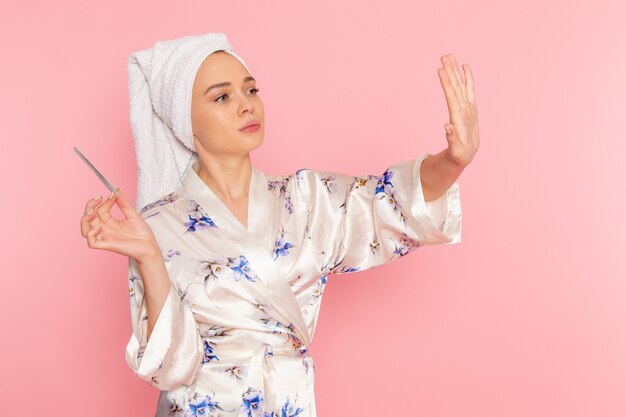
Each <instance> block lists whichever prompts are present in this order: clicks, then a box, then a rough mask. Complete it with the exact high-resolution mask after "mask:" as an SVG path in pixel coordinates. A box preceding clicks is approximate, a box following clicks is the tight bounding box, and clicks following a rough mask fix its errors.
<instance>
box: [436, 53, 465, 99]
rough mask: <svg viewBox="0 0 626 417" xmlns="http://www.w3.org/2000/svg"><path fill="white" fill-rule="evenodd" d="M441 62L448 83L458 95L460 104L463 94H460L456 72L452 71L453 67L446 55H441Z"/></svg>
mask: <svg viewBox="0 0 626 417" xmlns="http://www.w3.org/2000/svg"><path fill="white" fill-rule="evenodd" d="M441 62H442V63H443V69H444V71H445V72H446V75H447V76H448V79H449V80H450V84H451V85H452V88H454V91H455V92H456V96H457V97H458V101H459V105H460V106H462V100H463V95H462V94H461V88H460V86H459V82H458V80H457V79H456V74H455V73H454V68H453V67H452V62H451V61H450V58H448V56H447V55H444V56H442V57H441Z"/></svg>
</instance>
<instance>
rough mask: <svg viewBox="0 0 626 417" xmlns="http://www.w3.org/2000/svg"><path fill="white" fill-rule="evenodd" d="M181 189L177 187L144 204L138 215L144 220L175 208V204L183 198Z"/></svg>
mask: <svg viewBox="0 0 626 417" xmlns="http://www.w3.org/2000/svg"><path fill="white" fill-rule="evenodd" d="M182 191H183V190H182V189H181V188H179V189H177V190H175V191H172V192H171V193H168V194H166V195H164V196H161V197H159V198H158V199H156V200H155V201H153V202H151V203H149V204H147V205H145V206H144V207H143V208H142V209H141V210H139V212H138V214H139V216H140V217H141V218H142V219H144V220H148V219H150V218H152V217H154V216H156V215H158V214H161V213H167V212H171V211H172V210H173V209H175V206H176V205H177V204H179V203H180V201H182V200H183V194H184V193H183V192H182Z"/></svg>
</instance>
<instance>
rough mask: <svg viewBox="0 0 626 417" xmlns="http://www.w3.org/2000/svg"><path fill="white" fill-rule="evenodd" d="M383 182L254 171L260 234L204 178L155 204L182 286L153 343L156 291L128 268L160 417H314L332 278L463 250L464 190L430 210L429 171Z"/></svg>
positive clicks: (139, 355)
mask: <svg viewBox="0 0 626 417" xmlns="http://www.w3.org/2000/svg"><path fill="white" fill-rule="evenodd" d="M430 155H431V154H429V153H426V154H424V155H422V156H421V157H419V158H417V159H414V160H409V161H406V162H402V163H398V164H395V165H392V166H390V167H389V168H388V169H386V170H385V171H384V172H383V173H382V174H381V175H380V176H375V175H362V176H358V177H355V176H349V175H345V174H339V173H330V172H320V171H315V170H311V169H300V170H298V171H297V172H295V173H294V174H291V175H289V176H281V175H269V174H266V173H264V172H263V171H261V170H259V169H258V168H256V167H254V166H253V170H252V177H251V183H250V189H249V197H248V227H247V228H246V227H244V226H243V224H242V223H241V222H240V221H239V220H238V219H237V218H236V217H235V215H234V214H233V213H232V212H231V211H230V210H229V209H228V208H227V207H226V205H225V204H223V203H222V201H221V200H220V199H219V198H218V197H217V196H216V195H215V194H214V193H213V192H212V191H211V189H210V188H209V187H207V186H206V184H205V183H204V182H203V181H202V180H201V179H200V177H199V176H198V174H197V171H198V162H197V161H196V162H195V163H194V164H193V169H189V170H188V171H187V174H186V176H185V178H184V181H183V184H182V185H181V186H180V187H179V188H178V189H177V190H176V191H174V192H172V193H170V194H168V195H166V196H163V197H162V198H160V199H159V200H157V201H155V202H153V203H151V204H149V205H147V206H146V207H144V208H143V209H142V210H141V211H140V215H141V217H142V218H143V219H144V220H145V221H146V223H147V224H148V225H150V227H151V228H152V230H153V231H154V234H155V236H156V238H157V241H158V244H159V247H160V249H161V251H162V254H163V259H164V261H165V265H166V267H167V270H168V274H169V277H170V281H171V284H172V285H171V289H170V292H169V295H168V296H167V299H166V301H165V305H164V306H163V309H162V310H161V312H160V314H159V316H158V318H157V321H156V323H155V326H154V329H153V331H152V334H151V336H150V340H149V342H147V341H146V336H147V314H146V306H145V303H144V292H143V289H144V285H143V280H142V277H141V275H140V272H139V269H138V267H137V263H136V261H135V260H134V259H129V269H128V270H129V291H130V309H131V322H132V335H131V337H130V341H129V342H128V345H127V348H126V360H127V363H128V365H129V366H130V367H131V368H132V369H133V370H134V371H135V373H136V374H137V375H138V376H139V377H140V378H141V379H143V380H145V381H147V382H148V383H150V384H151V385H152V386H154V387H156V388H158V389H159V390H161V394H160V397H159V401H158V404H157V411H156V417H165V416H224V417H226V416H238V417H239V416H255V417H256V416H259V417H292V416H298V417H315V416H316V412H315V396H314V388H313V386H314V367H313V359H312V357H311V356H310V355H309V348H310V345H311V339H312V338H313V333H314V331H315V325H316V322H317V318H318V314H319V309H320V303H321V301H322V294H323V293H324V288H325V286H326V283H327V280H328V277H329V275H331V274H342V273H350V272H356V271H362V270H364V269H368V268H374V267H377V266H381V265H384V264H387V263H389V262H391V261H393V260H395V259H398V258H400V257H401V256H404V255H406V254H408V253H410V252H412V251H413V250H415V249H417V248H419V247H420V246H423V245H433V244H435V245H439V244H451V243H458V242H460V240H461V203H460V196H459V184H458V181H457V182H455V183H454V184H453V185H452V186H451V187H450V188H449V189H448V190H447V192H446V193H445V194H444V195H443V196H441V197H440V198H438V199H437V200H435V201H431V202H428V203H426V202H425V201H424V196H423V193H422V187H421V182H420V172H419V171H420V165H421V162H422V160H423V159H424V158H426V157H428V156H430Z"/></svg>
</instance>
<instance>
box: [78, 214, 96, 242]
mask: <svg viewBox="0 0 626 417" xmlns="http://www.w3.org/2000/svg"><path fill="white" fill-rule="evenodd" d="M95 218H97V213H96V211H95V210H93V211H92V212H91V213H89V214H83V216H82V217H81V218H80V234H81V235H83V237H87V231H88V230H89V228H90V226H91V224H90V223H91V221H92V220H93V219H95Z"/></svg>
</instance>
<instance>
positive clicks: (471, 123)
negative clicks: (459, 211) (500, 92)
mask: <svg viewBox="0 0 626 417" xmlns="http://www.w3.org/2000/svg"><path fill="white" fill-rule="evenodd" d="M441 62H442V63H443V68H438V69H437V73H438V74H439V80H440V81H441V86H442V87H443V90H444V93H445V96H446V102H447V104H448V112H449V113H450V123H447V124H445V126H444V127H445V128H446V131H447V132H448V134H447V135H446V139H447V141H448V149H447V151H448V153H449V156H450V158H451V159H452V160H453V161H455V162H456V163H457V164H458V165H460V166H463V167H465V166H467V165H468V164H469V163H470V162H471V161H472V159H473V158H474V155H475V154H476V152H477V151H478V147H479V143H480V140H479V134H478V113H477V110H476V97H475V92H474V78H473V76H472V71H471V70H470V67H469V65H467V64H463V71H464V73H465V80H463V78H462V76H461V71H460V70H459V67H458V65H457V63H456V59H455V58H454V55H452V54H448V55H444V56H442V57H441Z"/></svg>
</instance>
